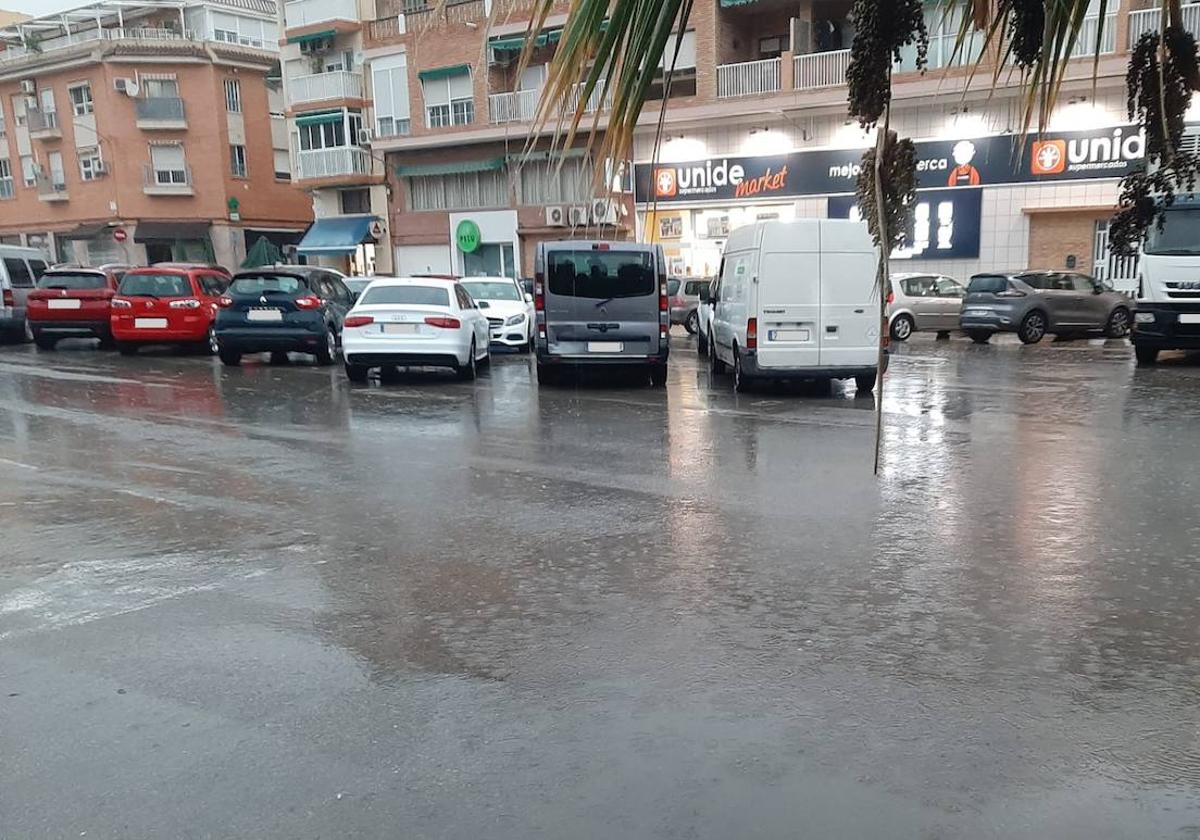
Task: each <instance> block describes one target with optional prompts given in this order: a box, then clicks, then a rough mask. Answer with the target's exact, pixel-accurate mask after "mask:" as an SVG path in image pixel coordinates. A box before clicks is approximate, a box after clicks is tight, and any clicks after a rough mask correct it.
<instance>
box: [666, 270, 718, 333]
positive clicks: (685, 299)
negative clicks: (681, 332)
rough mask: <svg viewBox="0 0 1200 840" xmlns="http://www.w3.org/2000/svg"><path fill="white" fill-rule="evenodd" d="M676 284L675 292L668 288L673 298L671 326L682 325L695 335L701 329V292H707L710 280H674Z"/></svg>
mask: <svg viewBox="0 0 1200 840" xmlns="http://www.w3.org/2000/svg"><path fill="white" fill-rule="evenodd" d="M671 283H673V284H676V285H675V287H674V289H675V290H674V291H671V289H670V287H668V292H670V296H671V324H672V325H675V324H682V325H683V328H684V329H685V330H687V331H688V332H689V333H691V334H692V335H695V334H696V332H697V330H698V328H699V320H700V316H699V314H698V313H697V310H698V309H699V308H700V300H701V298H702V297H703V296H706V295H702V294H701V292H702V290H703V291H704V292H707V290H708V288H709V285H710V283H711V281H710V280H695V279H691V280H672V281H671Z"/></svg>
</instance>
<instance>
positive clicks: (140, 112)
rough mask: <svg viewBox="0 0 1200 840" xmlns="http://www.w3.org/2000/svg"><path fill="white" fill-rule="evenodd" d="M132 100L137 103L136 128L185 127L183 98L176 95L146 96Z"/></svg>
mask: <svg viewBox="0 0 1200 840" xmlns="http://www.w3.org/2000/svg"><path fill="white" fill-rule="evenodd" d="M134 102H135V103H136V105H137V127H138V128H149V129H158V128H164V129H178V128H187V115H186V114H185V113H184V108H183V100H182V99H180V98H179V97H178V96H146V97H142V98H141V99H135V100H134Z"/></svg>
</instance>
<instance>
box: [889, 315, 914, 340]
mask: <svg viewBox="0 0 1200 840" xmlns="http://www.w3.org/2000/svg"><path fill="white" fill-rule="evenodd" d="M915 326H916V325H915V324H914V323H913V319H912V316H911V315H897V316H896V317H895V318H893V319H892V340H893V341H908V339H909V336H911V335H912V334H913V328H914V327H915Z"/></svg>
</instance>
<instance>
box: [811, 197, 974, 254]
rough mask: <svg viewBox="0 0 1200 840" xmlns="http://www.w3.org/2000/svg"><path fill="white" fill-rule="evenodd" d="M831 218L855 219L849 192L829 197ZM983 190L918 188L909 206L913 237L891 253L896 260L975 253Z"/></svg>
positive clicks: (853, 201) (856, 212)
mask: <svg viewBox="0 0 1200 840" xmlns="http://www.w3.org/2000/svg"><path fill="white" fill-rule="evenodd" d="M827 215H828V216H829V218H831V219H858V218H860V216H859V214H858V208H857V207H856V206H855V198H854V196H852V195H835V196H830V198H829V211H828V214H827ZM982 215H983V191H982V190H981V189H979V188H978V187H976V188H975V189H967V190H960V189H949V188H947V189H941V190H919V191H918V192H917V203H916V206H915V207H914V208H913V237H912V241H911V242H906V243H905V244H904V246H903V247H901V248H897V249H896V250H895V251H894V252H893V253H892V259H896V260H965V259H975V258H977V257H978V256H979V227H980V221H981V218H982Z"/></svg>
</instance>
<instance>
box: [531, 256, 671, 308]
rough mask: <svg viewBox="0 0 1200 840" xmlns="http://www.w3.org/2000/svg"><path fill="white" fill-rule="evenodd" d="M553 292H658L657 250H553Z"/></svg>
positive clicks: (603, 295) (607, 295) (606, 296)
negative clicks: (656, 286) (656, 274)
mask: <svg viewBox="0 0 1200 840" xmlns="http://www.w3.org/2000/svg"><path fill="white" fill-rule="evenodd" d="M547 268H548V271H547V273H548V274H549V278H550V294H552V295H558V296H560V297H577V298H595V299H597V300H611V299H613V298H631V297H644V296H646V295H652V294H654V293H655V283H654V281H655V272H654V254H652V253H651V252H649V251H623V252H622V251H592V250H590V249H589V250H587V251H551V252H550V254H549V257H548V266H547Z"/></svg>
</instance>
